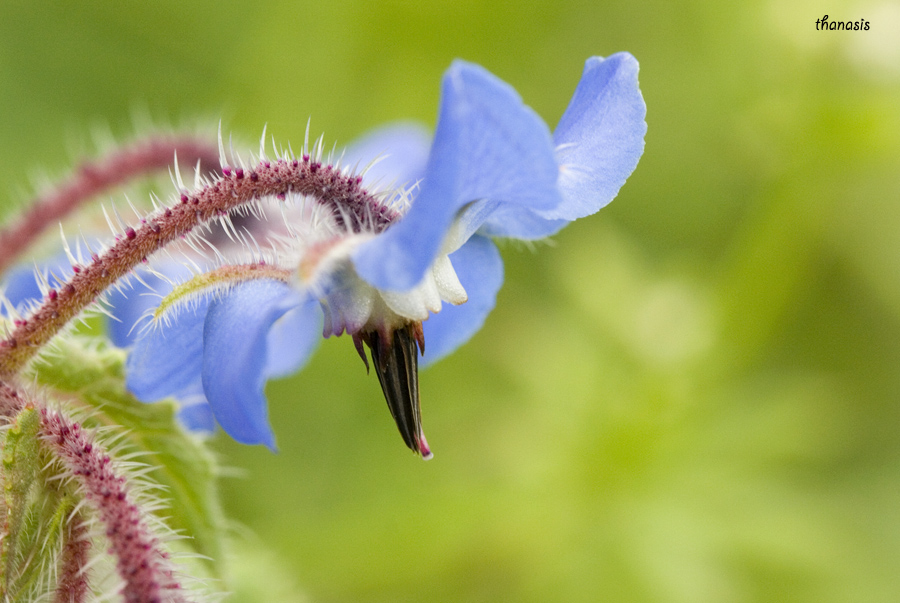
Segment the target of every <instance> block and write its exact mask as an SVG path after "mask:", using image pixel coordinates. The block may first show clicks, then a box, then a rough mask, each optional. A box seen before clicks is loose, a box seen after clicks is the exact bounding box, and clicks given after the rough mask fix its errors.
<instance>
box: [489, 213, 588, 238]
mask: <svg viewBox="0 0 900 603" xmlns="http://www.w3.org/2000/svg"><path fill="white" fill-rule="evenodd" d="M569 222H570V221H569V220H547V219H545V218H542V217H541V216H539V215H537V214H536V213H535V212H533V211H531V210H529V209H525V208H523V207H513V206H511V205H504V206H503V207H499V208H497V210H496V211H494V212H492V213H491V215H490V216H489V217H488V218H487V220H485V221H484V223H482V225H481V227H480V228H479V229H478V232H479V233H481V234H483V235H487V236H490V237H510V238H515V239H523V240H528V241H533V240H535V239H543V238H544V237H549V236H551V235H555V234H556V233H558V232H559V231H560V230H562V229H563V228H565V227H566V226H568V224H569Z"/></svg>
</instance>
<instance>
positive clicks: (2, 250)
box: [0, 136, 219, 272]
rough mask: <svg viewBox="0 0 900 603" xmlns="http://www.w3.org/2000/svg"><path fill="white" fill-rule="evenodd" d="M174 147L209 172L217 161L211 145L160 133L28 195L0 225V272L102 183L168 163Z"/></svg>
mask: <svg viewBox="0 0 900 603" xmlns="http://www.w3.org/2000/svg"><path fill="white" fill-rule="evenodd" d="M175 153H177V154H178V157H179V159H180V160H181V161H184V162H185V164H186V165H194V164H196V163H197V161H200V165H201V169H203V171H204V172H207V173H209V172H212V170H214V169H215V167H216V166H217V165H218V162H219V161H218V151H217V150H216V147H215V145H211V144H208V143H206V142H204V141H201V140H198V139H194V138H188V137H173V136H161V137H157V138H150V139H148V140H143V141H139V142H137V143H135V144H133V145H132V146H129V147H125V148H122V149H117V150H116V151H114V152H113V153H111V154H110V155H108V156H106V157H102V158H100V159H98V160H96V161H94V162H90V163H85V164H83V165H82V166H81V167H80V168H78V170H77V171H76V172H75V173H74V174H72V175H71V176H70V177H69V178H68V179H67V180H65V181H63V182H62V183H60V184H59V185H58V186H57V187H56V188H54V189H53V190H51V191H49V192H47V193H45V194H43V195H40V196H38V197H37V198H36V199H33V200H32V201H31V202H30V203H29V204H28V209H27V210H26V212H25V213H24V214H23V215H22V216H21V217H19V219H18V220H17V221H16V222H14V223H13V224H10V225H8V226H6V227H5V228H3V229H2V230H0V272H4V271H5V270H6V269H7V268H8V267H9V266H10V264H12V263H13V262H14V261H15V260H16V258H17V257H18V256H19V255H20V254H21V253H22V252H23V251H25V250H26V249H28V247H29V246H30V245H31V243H32V242H34V240H35V239H36V238H37V237H38V236H39V235H40V234H41V233H42V232H43V231H44V230H45V229H46V228H47V227H48V226H53V225H55V224H57V222H59V220H60V219H62V218H63V217H65V216H66V215H68V214H69V213H71V212H73V211H74V210H76V209H78V207H80V206H81V205H82V204H83V203H84V202H85V201H87V200H89V199H91V198H93V197H95V196H96V195H98V194H99V193H101V192H103V191H104V190H106V189H109V188H112V187H114V186H118V185H120V184H124V183H126V182H128V181H129V180H131V179H133V178H135V177H138V176H141V175H142V174H146V173H148V172H152V171H156V170H160V169H164V168H166V167H169V166H171V165H172V160H173V157H174V154H175Z"/></svg>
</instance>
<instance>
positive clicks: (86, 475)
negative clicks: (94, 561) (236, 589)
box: [41, 408, 184, 603]
mask: <svg viewBox="0 0 900 603" xmlns="http://www.w3.org/2000/svg"><path fill="white" fill-rule="evenodd" d="M41 431H42V434H43V436H44V442H45V443H46V445H47V446H49V447H50V448H51V449H52V450H53V451H54V453H55V454H56V455H57V456H58V457H59V459H60V460H61V461H62V463H63V464H64V465H65V466H66V467H67V468H68V469H69V470H70V471H71V472H72V473H73V475H74V476H75V478H76V479H77V480H78V481H79V482H80V483H81V484H82V486H83V487H84V492H85V497H86V498H87V500H88V502H89V503H91V505H93V506H94V507H95V508H96V510H97V515H98V517H99V519H100V521H101V522H102V523H103V526H104V528H105V530H106V537H107V539H108V540H109V543H110V550H111V552H112V553H113V554H114V555H115V556H116V560H117V563H116V565H117V567H118V570H119V576H121V578H122V580H123V581H124V582H125V587H124V589H123V592H122V594H123V595H124V598H125V600H126V601H129V602H133V603H154V602H159V601H162V600H163V596H164V595H167V598H166V600H177V601H184V598H183V597H181V596H180V594H179V591H180V590H181V586H180V585H179V584H178V583H177V582H176V581H175V580H174V577H173V574H172V571H171V570H170V569H169V567H168V554H167V553H166V552H165V551H163V550H162V549H161V548H160V546H159V542H158V540H157V539H156V538H155V537H154V536H153V535H152V534H151V532H150V530H149V529H148V527H147V525H146V521H145V520H144V518H143V517H142V516H141V512H140V509H138V507H137V505H136V504H135V502H134V500H133V497H132V496H131V493H130V492H129V489H128V485H127V482H126V480H125V478H124V477H122V476H121V475H119V474H117V473H116V471H115V469H114V467H113V464H112V462H111V460H110V457H109V456H108V455H107V454H106V453H105V452H104V451H103V450H102V449H100V448H99V447H98V446H97V445H96V444H95V443H94V442H93V438H91V437H90V435H89V434H88V433H86V432H85V430H84V429H82V428H81V426H80V425H79V424H78V423H74V422H71V421H69V420H68V419H66V418H65V417H63V416H62V415H60V414H59V413H56V412H53V411H51V410H48V409H46V408H44V409H41Z"/></svg>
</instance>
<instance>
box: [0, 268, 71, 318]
mask: <svg viewBox="0 0 900 603" xmlns="http://www.w3.org/2000/svg"><path fill="white" fill-rule="evenodd" d="M35 270H40V271H41V272H42V273H43V274H44V275H45V276H47V280H48V282H49V283H50V286H51V287H54V288H57V287H60V286H61V285H63V284H65V282H66V281H67V280H68V279H69V277H71V276H72V266H70V265H69V262H68V260H66V258H65V256H58V257H56V258H54V259H52V260H49V261H47V262H43V263H42V264H41V266H39V267H38V268H35V267H34V266H33V265H32V266H28V265H22V266H18V267H16V268H14V269H12V270H10V271H9V272H8V273H7V276H6V278H5V279H4V283H3V294H4V295H5V296H6V299H7V300H8V301H9V302H10V303H11V304H12V306H13V307H14V308H16V309H17V310H19V311H20V312H21V311H24V310H26V309H27V308H28V307H29V306H30V305H31V304H33V303H37V302H40V301H41V299H42V295H41V289H40V287H38V281H37V274H36V273H35ZM3 315H4V316H5V315H6V312H5V310H4V311H3Z"/></svg>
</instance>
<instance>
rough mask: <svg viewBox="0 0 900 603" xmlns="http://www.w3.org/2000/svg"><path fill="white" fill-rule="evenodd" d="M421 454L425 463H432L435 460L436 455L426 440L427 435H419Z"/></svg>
mask: <svg viewBox="0 0 900 603" xmlns="http://www.w3.org/2000/svg"><path fill="white" fill-rule="evenodd" d="M419 452H420V453H422V460H423V461H430V460H431V459H433V458H434V454H433V453H432V452H431V448H429V447H428V442H427V441H426V440H425V434H424V433H420V434H419Z"/></svg>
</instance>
